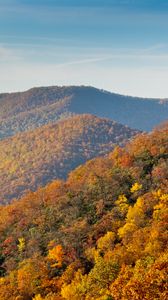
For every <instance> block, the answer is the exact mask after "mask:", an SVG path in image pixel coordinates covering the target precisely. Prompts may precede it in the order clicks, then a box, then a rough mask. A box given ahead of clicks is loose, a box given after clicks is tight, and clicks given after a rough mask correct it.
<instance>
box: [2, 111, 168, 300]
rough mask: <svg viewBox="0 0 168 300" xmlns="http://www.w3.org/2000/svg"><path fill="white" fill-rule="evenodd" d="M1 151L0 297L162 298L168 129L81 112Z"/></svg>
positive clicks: (6, 142)
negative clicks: (131, 124) (132, 126)
mask: <svg viewBox="0 0 168 300" xmlns="http://www.w3.org/2000/svg"><path fill="white" fill-rule="evenodd" d="M75 125H76V126H75ZM0 153H1V157H2V158H3V159H2V160H1V162H0V166H1V174H2V178H1V188H0V195H1V203H2V205H1V206H0V300H154V299H155V300H166V299H167V298H168V277H167V276H168V275H167V274H168V252H167V241H168V239H167V237H168V233H167V229H168V228H167V225H168V224H167V220H168V124H167V123H165V124H163V125H161V126H158V127H157V128H156V129H154V130H153V131H152V132H149V133H145V132H140V131H138V130H131V129H129V127H125V126H122V125H120V124H119V125H118V123H116V122H113V121H110V120H107V119H99V118H97V117H92V116H91V115H81V116H78V115H77V116H73V117H71V118H70V119H67V120H61V121H60V123H57V124H56V125H53V124H49V125H45V126H44V127H41V128H39V129H35V131H32V130H31V131H27V132H25V133H19V134H17V135H15V136H14V137H11V138H6V139H3V140H2V141H1V143H0ZM31 153H32V154H31ZM90 159H91V160H90ZM81 164H82V165H81ZM75 167H76V169H74V168H75ZM72 169H74V170H72ZM47 172H48V173H47ZM51 174H53V175H52V176H51ZM60 174H61V176H59V175H60ZM65 174H66V176H65ZM45 176H46V177H45ZM19 180H21V183H19ZM21 186H22V188H21ZM32 187H33V188H32ZM23 191H24V192H23ZM14 198H15V199H14ZM18 198H20V199H18ZM9 200H10V202H11V203H9V204H8V202H9Z"/></svg>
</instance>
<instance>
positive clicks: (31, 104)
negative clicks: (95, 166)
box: [0, 86, 168, 139]
mask: <svg viewBox="0 0 168 300" xmlns="http://www.w3.org/2000/svg"><path fill="white" fill-rule="evenodd" d="M0 106H1V109H0V139H3V138H6V137H8V136H12V135H15V134H16V133H18V132H22V131H27V130H30V129H34V128H37V127H40V126H42V125H45V124H48V123H51V122H52V123H54V122H56V121H59V120H62V119H66V118H68V117H69V116H72V115H74V114H94V115H96V116H98V117H103V118H109V119H111V120H115V121H117V122H119V123H121V124H124V125H128V126H129V127H131V128H134V129H139V130H143V131H150V130H151V129H152V128H153V127H155V126H156V125H158V124H159V123H161V122H162V121H165V120H166V119H168V100H167V99H162V100H161V99H145V98H137V97H130V96H122V95H118V94H115V93H110V92H107V91H104V90H99V89H96V88H93V87H87V86H66V87H58V86H53V87H39V88H32V89H30V90H28V91H26V92H21V93H9V94H8V93H7V94H0Z"/></svg>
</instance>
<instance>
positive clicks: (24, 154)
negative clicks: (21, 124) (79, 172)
mask: <svg viewBox="0 0 168 300" xmlns="http://www.w3.org/2000/svg"><path fill="white" fill-rule="evenodd" d="M137 133H138V131H137V130H132V129H130V128H128V127H126V126H123V125H121V124H118V123H116V122H114V121H110V120H107V119H99V118H97V117H95V116H91V115H78V116H74V117H72V118H69V119H67V120H65V121H61V122H59V123H58V124H50V125H46V126H42V127H40V128H38V129H36V130H34V131H28V132H26V133H20V134H18V135H16V136H14V137H11V138H8V139H5V140H2V141H0V156H1V160H0V181H1V189H0V203H2V202H3V203H7V202H9V201H11V200H12V199H14V198H19V197H21V196H22V195H23V194H25V191H27V190H31V191H34V190H36V189H37V188H38V187H39V186H44V185H46V184H47V183H49V182H51V181H52V180H54V179H57V178H61V179H62V178H65V177H66V176H67V174H68V173H69V172H70V171H71V170H72V169H74V168H75V167H77V166H78V165H80V164H82V163H84V162H85V161H87V160H88V159H91V158H94V157H96V156H100V155H103V154H106V153H108V152H109V151H111V150H112V149H113V148H114V146H115V145H116V144H117V145H120V146H121V145H123V144H124V143H125V142H126V141H127V140H128V139H129V138H131V137H133V136H134V135H136V134H137ZM9 186H10V189H9Z"/></svg>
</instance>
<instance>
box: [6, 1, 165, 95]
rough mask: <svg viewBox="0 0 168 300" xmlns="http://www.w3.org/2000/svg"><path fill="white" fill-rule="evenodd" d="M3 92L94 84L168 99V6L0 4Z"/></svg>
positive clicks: (134, 3) (148, 3) (141, 3)
mask: <svg viewBox="0 0 168 300" xmlns="http://www.w3.org/2000/svg"><path fill="white" fill-rule="evenodd" d="M0 70H1V72H0V83H1V84H0V92H7V91H18V90H25V89H28V88H30V87H33V86H41V85H70V84H75V85H81V84H82V85H83V84H84V85H93V86H96V87H99V88H103V89H107V90H110V91H114V92H119V93H123V94H130V95H137V96H144V97H160V98H162V97H163V98H164V97H168V0H145V1H144V0H121V1H120V0H85V1H83V0H81V1H80V0H55V1H54V0H48V1H47V0H29V1H28V0H0Z"/></svg>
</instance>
